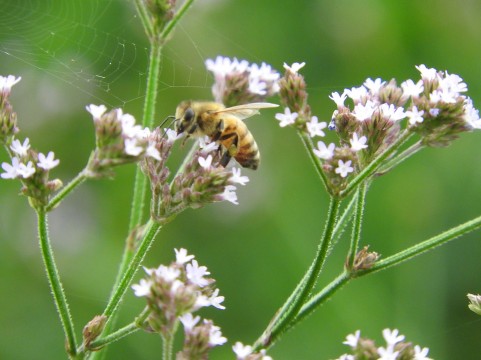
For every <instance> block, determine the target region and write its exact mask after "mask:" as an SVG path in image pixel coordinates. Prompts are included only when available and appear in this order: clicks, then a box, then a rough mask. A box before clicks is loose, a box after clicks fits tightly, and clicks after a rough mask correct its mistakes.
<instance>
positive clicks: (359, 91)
mask: <svg viewBox="0 0 481 360" xmlns="http://www.w3.org/2000/svg"><path fill="white" fill-rule="evenodd" d="M344 94H346V95H347V96H348V97H350V98H351V99H352V100H353V101H354V103H358V102H359V101H361V100H362V98H363V97H365V96H367V89H366V88H365V87H364V86H360V87H357V88H356V87H353V88H351V89H345V90H344Z"/></svg>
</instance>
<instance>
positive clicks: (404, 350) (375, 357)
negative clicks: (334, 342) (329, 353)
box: [338, 329, 430, 360]
mask: <svg viewBox="0 0 481 360" xmlns="http://www.w3.org/2000/svg"><path fill="white" fill-rule="evenodd" d="M382 335H383V337H384V340H385V341H386V346H379V347H377V346H376V344H375V342H374V341H373V340H371V339H368V338H362V337H361V332H360V331H359V330H357V331H356V332H355V333H354V334H350V335H348V336H347V337H346V341H344V342H343V344H345V345H348V346H350V347H351V350H352V354H344V355H342V356H341V357H339V358H338V360H355V359H366V360H371V359H372V360H404V359H405V360H430V358H428V357H427V356H428V353H429V349H428V348H421V347H420V346H419V345H414V346H413V344H412V343H410V342H406V341H404V339H405V336H404V335H399V331H398V330H397V329H394V330H392V331H391V330H390V329H384V330H383V331H382Z"/></svg>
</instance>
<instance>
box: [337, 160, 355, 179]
mask: <svg viewBox="0 0 481 360" xmlns="http://www.w3.org/2000/svg"><path fill="white" fill-rule="evenodd" d="M351 163H352V161H351V160H348V161H346V162H345V163H344V161H342V160H339V162H338V164H337V168H336V170H335V172H336V174H339V175H341V177H343V178H345V177H347V175H348V174H349V173H351V172H353V171H354V168H353V167H352V166H351Z"/></svg>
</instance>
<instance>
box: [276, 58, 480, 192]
mask: <svg viewBox="0 0 481 360" xmlns="http://www.w3.org/2000/svg"><path fill="white" fill-rule="evenodd" d="M303 66H304V63H302V64H298V63H295V64H293V65H292V66H287V65H284V67H285V68H286V74H285V75H284V77H283V78H282V79H281V80H280V81H279V84H280V87H281V90H280V94H281V101H282V102H283V104H284V105H285V107H286V108H285V111H284V113H283V114H277V115H276V118H277V119H278V120H280V126H281V127H284V126H288V125H293V126H296V127H297V128H298V129H299V130H300V131H302V132H304V133H308V134H309V136H310V137H314V136H324V132H323V129H324V128H325V123H319V122H318V120H317V117H312V116H311V112H310V107H309V105H308V104H307V93H306V91H305V89H306V85H305V82H304V78H303V77H302V76H301V75H299V74H298V71H299V69H301V68H302V67H303ZM417 69H418V70H419V72H420V73H421V79H420V80H418V81H416V82H415V81H413V80H406V81H404V82H403V83H401V85H400V86H398V85H397V83H396V81H395V80H391V81H383V80H382V79H379V78H378V79H375V80H372V79H370V78H368V79H367V80H366V81H365V82H364V84H363V85H362V86H360V87H353V88H351V89H345V90H344V92H343V93H342V94H339V93H337V92H334V93H332V94H331V96H330V98H331V99H332V100H333V101H334V102H335V103H336V105H337V109H336V110H335V111H334V113H333V115H332V120H331V122H330V124H329V126H328V128H329V129H330V130H336V132H337V134H338V135H339V138H340V146H336V145H335V144H334V143H330V144H326V143H324V142H323V141H318V142H317V148H315V149H313V153H314V154H315V155H316V156H317V157H319V158H320V159H321V160H322V166H323V171H324V173H325V174H326V177H327V180H328V181H329V185H330V188H331V192H332V193H338V192H339V191H340V190H342V189H343V188H344V187H345V185H346V184H347V179H346V178H347V177H348V176H349V174H351V173H355V172H357V171H359V170H362V169H363V168H364V167H365V166H367V165H368V164H369V163H370V162H371V161H372V160H373V159H374V158H375V157H376V156H377V155H379V154H380V153H382V152H383V151H384V150H386V149H387V148H388V147H389V146H390V145H391V144H393V143H394V142H395V141H396V140H398V139H402V137H401V135H402V134H403V133H404V132H409V133H417V134H419V135H420V136H421V140H420V142H419V146H434V147H439V146H447V145H448V144H449V143H450V142H451V141H452V140H454V139H456V138H457V136H458V134H459V133H461V132H465V131H471V130H473V129H481V119H480V118H479V112H478V110H477V109H475V108H474V106H473V103H472V101H471V99H470V98H469V97H467V96H465V95H462V93H464V92H466V91H467V86H466V84H465V83H464V82H463V80H462V79H461V78H460V77H459V76H458V75H455V74H449V73H448V72H440V71H437V70H436V69H431V68H427V67H426V66H424V65H419V66H417ZM348 99H349V100H350V101H351V102H352V108H350V107H349V105H345V102H346V100H348ZM402 120H406V123H405V124H403V121H402ZM403 129H405V131H404V132H402V130H403Z"/></svg>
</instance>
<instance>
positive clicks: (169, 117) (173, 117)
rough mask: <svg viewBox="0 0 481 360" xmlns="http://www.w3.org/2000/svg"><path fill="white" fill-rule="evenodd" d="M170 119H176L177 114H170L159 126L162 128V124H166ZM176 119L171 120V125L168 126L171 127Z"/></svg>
mask: <svg viewBox="0 0 481 360" xmlns="http://www.w3.org/2000/svg"><path fill="white" fill-rule="evenodd" d="M169 119H173V120H174V121H175V116H174V115H169V116H167V117H166V118H165V119H164V120H163V121H162V122H161V123H160V125H159V127H160V128H161V127H162V126H164V124H165V123H166V122H167V120H169ZM174 121H171V122H170V124H169V126H167V127H170V126H171V125H172V123H173V122H174Z"/></svg>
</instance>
